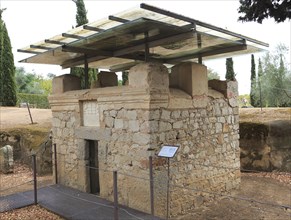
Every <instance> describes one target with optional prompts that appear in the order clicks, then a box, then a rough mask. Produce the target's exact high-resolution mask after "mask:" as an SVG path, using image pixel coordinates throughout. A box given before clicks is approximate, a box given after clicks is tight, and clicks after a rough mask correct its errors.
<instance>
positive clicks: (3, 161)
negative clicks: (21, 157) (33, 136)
mask: <svg viewBox="0 0 291 220" xmlns="http://www.w3.org/2000/svg"><path fill="white" fill-rule="evenodd" d="M13 165H14V161H13V147H12V146H10V145H6V146H4V147H1V148H0V171H1V172H3V173H11V172H13Z"/></svg>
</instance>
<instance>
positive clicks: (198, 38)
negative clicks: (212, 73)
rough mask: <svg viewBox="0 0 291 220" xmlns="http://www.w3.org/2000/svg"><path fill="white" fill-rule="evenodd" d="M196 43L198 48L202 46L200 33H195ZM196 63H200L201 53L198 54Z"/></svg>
mask: <svg viewBox="0 0 291 220" xmlns="http://www.w3.org/2000/svg"><path fill="white" fill-rule="evenodd" d="M197 44H198V48H201V47H202V39H201V34H200V33H197ZM198 63H199V64H202V56H201V55H199V57H198Z"/></svg>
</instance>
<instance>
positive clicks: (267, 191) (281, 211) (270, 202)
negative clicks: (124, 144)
mask: <svg viewBox="0 0 291 220" xmlns="http://www.w3.org/2000/svg"><path fill="white" fill-rule="evenodd" d="M31 113H32V117H33V121H34V122H36V123H37V124H34V125H31V126H36V127H50V126H51V117H52V114H51V111H50V110H47V109H31ZM240 118H241V120H242V121H259V122H267V121H273V120H290V119H291V108H285V109H277V108H274V109H273V108H272V109H263V111H261V110H260V109H255V108H246V109H243V108H241V109H240ZM30 123H31V122H30V118H29V114H28V111H27V109H26V108H4V107H0V129H8V128H9V129H11V128H15V127H19V126H22V125H28V124H30ZM19 169H20V170H19V173H18V175H19V176H17V173H16V174H9V175H5V176H4V175H3V174H2V175H0V186H1V189H3V188H4V187H7V185H10V184H11V183H12V182H16V180H17V179H18V178H20V179H23V180H26V179H27V176H25V175H24V176H23V172H28V173H29V175H31V173H30V172H31V171H30V170H27V169H25V168H21V167H20V168H19ZM21 169H24V170H22V171H21ZM28 173H27V175H28ZM46 181H47V182H48V181H49V179H47V180H46V179H44V182H46ZM2 187H3V188H2ZM28 187H31V186H30V185H29V186H28ZM1 196H3V194H2V195H1ZM231 196H233V197H230V196H221V197H220V199H219V200H217V201H216V202H213V203H209V204H207V205H206V206H204V207H203V208H197V209H195V210H194V211H191V212H189V213H186V214H185V215H184V216H182V217H175V218H173V219H185V220H188V219H189V220H192V219H197V220H200V219H201V220H204V219H219V220H220V219H222V220H233V219H234V220H243V219H245V220H253V219H269V220H275V219H276V220H291V174H290V173H276V172H273V173H257V174H254V173H242V180H241V187H240V189H239V190H237V191H236V192H234V193H233V194H232V195H231ZM0 205H1V204H0ZM31 216H34V217H33V219H61V218H59V217H58V216H56V215H54V214H53V213H50V212H47V211H46V210H44V209H43V208H41V207H39V206H30V207H26V208H22V209H19V210H14V211H11V212H6V213H0V219H1V220H2V219H3V220H6V219H15V220H16V219H32V218H31ZM38 216H40V217H38Z"/></svg>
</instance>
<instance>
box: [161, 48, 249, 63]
mask: <svg viewBox="0 0 291 220" xmlns="http://www.w3.org/2000/svg"><path fill="white" fill-rule="evenodd" d="M221 46H222V45H221ZM246 49H247V45H245V44H242V45H235V46H228V47H223V48H218V49H215V50H211V51H207V52H201V53H198V54H197V53H194V54H188V55H185V56H182V57H179V58H172V59H166V60H164V62H165V63H169V64H175V63H178V62H181V61H183V60H190V59H195V58H199V57H208V56H214V55H217V54H223V53H230V52H235V51H240V50H246Z"/></svg>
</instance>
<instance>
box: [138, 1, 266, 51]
mask: <svg viewBox="0 0 291 220" xmlns="http://www.w3.org/2000/svg"><path fill="white" fill-rule="evenodd" d="M140 8H142V9H145V10H148V11H153V12H156V13H158V14H162V15H166V16H169V17H172V18H176V19H179V20H182V21H186V22H189V23H193V24H196V25H200V26H202V27H205V28H209V29H211V30H214V31H218V32H220V33H223V34H227V35H230V36H233V37H237V38H240V39H245V40H247V41H250V42H253V43H256V44H259V45H261V46H265V47H269V44H267V43H264V42H262V41H258V40H256V39H253V38H250V37H247V36H244V35H241V34H237V33H234V32H232V31H228V30H225V29H223V28H219V27H216V26H214V25H211V24H207V23H204V22H201V21H198V20H195V19H193V18H189V17H186V16H183V15H179V14H176V13H174V12H170V11H167V10H164V9H161V8H157V7H154V6H151V5H147V4H144V3H142V4H140Z"/></svg>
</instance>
